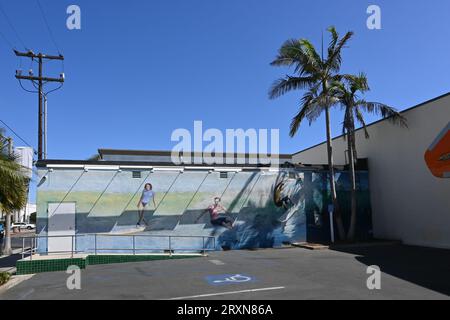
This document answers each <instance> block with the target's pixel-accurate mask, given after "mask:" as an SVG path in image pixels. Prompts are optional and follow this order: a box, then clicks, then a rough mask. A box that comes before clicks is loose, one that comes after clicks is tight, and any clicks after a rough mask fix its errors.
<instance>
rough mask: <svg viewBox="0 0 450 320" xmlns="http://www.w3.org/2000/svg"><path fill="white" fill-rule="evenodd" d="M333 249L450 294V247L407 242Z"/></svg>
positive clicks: (392, 273)
mask: <svg viewBox="0 0 450 320" xmlns="http://www.w3.org/2000/svg"><path fill="white" fill-rule="evenodd" d="M332 250H334V251H339V252H345V253H350V254H354V255H357V257H356V260H358V261H360V262H361V263H364V264H365V265H367V266H371V265H376V266H378V267H380V269H381V271H382V272H383V273H387V274H389V275H392V276H394V277H397V278H400V279H403V280H405V281H408V282H411V283H414V284H416V285H419V286H421V287H424V288H427V289H430V290H433V291H436V292H439V293H442V294H446V295H450V250H446V249H434V248H423V247H414V246H406V245H381V246H372V247H347V248H346V247H337V248H332ZM381 283H383V280H381Z"/></svg>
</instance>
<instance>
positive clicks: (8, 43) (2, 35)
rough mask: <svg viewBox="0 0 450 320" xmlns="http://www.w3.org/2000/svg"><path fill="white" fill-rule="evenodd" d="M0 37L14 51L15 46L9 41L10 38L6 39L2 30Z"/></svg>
mask: <svg viewBox="0 0 450 320" xmlns="http://www.w3.org/2000/svg"><path fill="white" fill-rule="evenodd" d="M0 36H1V37H2V39H3V40H4V41H5V42H6V44H7V45H8V46H9V47H10V48H11V49H12V50H14V46H13V44H12V43H11V42H10V41H9V40H8V38H6V36H5V35H4V34H3V32H2V31H1V30H0Z"/></svg>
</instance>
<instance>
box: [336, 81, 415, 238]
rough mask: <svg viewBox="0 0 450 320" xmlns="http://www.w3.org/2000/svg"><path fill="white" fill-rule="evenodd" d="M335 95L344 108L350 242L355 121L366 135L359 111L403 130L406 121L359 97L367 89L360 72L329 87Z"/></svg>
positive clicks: (353, 209) (353, 219)
mask: <svg viewBox="0 0 450 320" xmlns="http://www.w3.org/2000/svg"><path fill="white" fill-rule="evenodd" d="M332 87H333V90H335V96H336V97H337V98H338V99H339V104H340V105H341V106H342V108H343V109H344V122H343V127H342V130H343V134H344V138H345V139H346V140H347V148H348V156H349V170H350V180H351V185H352V190H351V218H350V227H349V230H348V234H347V239H348V240H353V239H354V237H355V230H356V210H357V203H356V174H355V163H356V161H357V152H356V135H355V119H356V121H357V122H358V123H359V124H360V125H361V126H362V128H363V130H364V133H365V137H366V139H368V138H369V133H368V131H367V128H366V123H365V121H364V116H363V112H366V113H374V114H376V115H379V116H381V117H382V118H388V119H389V121H390V122H392V123H393V124H397V125H400V126H403V127H407V122H406V119H405V118H404V117H403V116H402V115H401V114H400V113H398V112H397V111H396V110H395V109H394V108H391V107H389V106H387V105H385V104H382V103H378V102H367V101H365V100H364V99H362V98H361V97H360V96H359V94H362V93H365V92H367V91H369V90H370V88H369V85H368V81H367V77H366V75H365V74H364V73H360V74H359V75H356V76H345V79H344V81H341V82H335V83H334V84H333V86H332Z"/></svg>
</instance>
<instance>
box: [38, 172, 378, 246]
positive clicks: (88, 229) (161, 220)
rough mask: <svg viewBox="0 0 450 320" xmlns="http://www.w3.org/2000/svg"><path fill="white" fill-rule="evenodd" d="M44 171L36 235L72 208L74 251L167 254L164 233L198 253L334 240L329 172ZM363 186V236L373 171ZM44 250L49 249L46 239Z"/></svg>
mask: <svg viewBox="0 0 450 320" xmlns="http://www.w3.org/2000/svg"><path fill="white" fill-rule="evenodd" d="M38 172H39V179H40V180H41V182H40V183H39V186H38V195H37V205H38V208H37V227H38V233H39V234H40V235H42V236H45V235H47V234H48V231H49V223H50V221H49V218H48V217H49V216H51V217H53V216H54V212H49V207H51V208H54V207H55V203H56V204H59V203H74V204H75V208H76V212H75V213H74V215H75V230H74V233H75V234H76V235H77V237H76V239H75V241H76V243H75V246H76V249H77V250H80V251H83V250H91V249H92V248H93V247H94V243H93V242H94V241H95V246H96V247H98V248H100V247H102V248H109V249H115V251H114V252H116V253H118V252H122V251H121V248H129V247H130V243H131V241H133V242H134V243H133V246H134V247H135V248H136V249H137V250H139V252H144V251H153V250H154V251H158V250H166V249H167V237H163V236H169V235H170V236H172V239H171V244H170V248H171V250H174V251H177V250H187V251H189V250H192V251H195V250H199V249H200V248H202V247H203V245H204V244H205V241H206V244H205V245H206V246H207V247H208V248H210V249H216V250H235V249H253V248H270V247H279V246H282V245H283V243H291V242H302V241H306V240H307V237H312V238H315V237H316V238H317V239H322V240H325V241H326V240H327V237H328V239H329V221H328V220H327V216H328V215H327V212H326V208H327V206H328V202H329V187H328V183H327V173H326V172H321V171H313V170H304V169H302V170H300V169H295V168H286V169H283V170H281V171H279V172H278V171H277V172H270V171H259V170H258V171H236V172H216V171H213V170H212V171H207V170H194V171H185V172H177V171H150V170H147V171H146V170H141V171H133V170H83V169H60V168H58V169H54V170H48V169H47V168H38ZM336 178H337V179H336V181H337V185H338V193H339V198H340V199H341V201H342V202H343V207H345V202H347V201H348V199H349V194H350V184H349V182H348V176H346V175H345V173H337V175H336ZM358 181H359V182H360V183H359V190H360V192H361V195H362V199H364V200H363V201H361V203H360V204H359V210H360V212H361V217H362V218H361V219H359V220H360V221H365V220H364V216H365V215H366V216H367V217H368V218H367V219H366V220H367V221H365V222H364V223H366V224H367V223H368V224H369V225H368V226H367V228H366V230H365V231H364V232H363V233H364V234H367V233H370V229H371V222H370V220H371V219H370V204H369V201H368V179H367V172H359V173H358ZM149 183H151V186H149V185H148V184H149ZM150 187H151V191H150ZM144 190H145V192H144ZM346 197H347V198H346ZM143 204H145V206H144V205H143ZM56 207H57V206H56ZM52 210H53V209H52ZM52 213H53V215H52ZM93 234H97V235H96V236H95V239H94V238H93ZM117 235H120V237H117ZM133 235H135V236H136V237H133ZM158 236H161V237H160V238H158ZM192 236H203V237H211V238H195V237H192ZM213 240H215V241H213ZM39 250H40V252H45V251H46V250H47V242H46V240H45V239H41V241H40V243H39ZM104 251H105V252H106V251H107V250H106V249H105V250H104ZM123 252H126V251H123ZM128 253H129V252H128Z"/></svg>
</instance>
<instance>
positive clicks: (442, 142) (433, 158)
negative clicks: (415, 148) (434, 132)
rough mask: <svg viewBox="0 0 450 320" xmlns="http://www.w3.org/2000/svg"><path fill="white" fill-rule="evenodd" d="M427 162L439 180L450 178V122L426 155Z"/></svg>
mask: <svg viewBox="0 0 450 320" xmlns="http://www.w3.org/2000/svg"><path fill="white" fill-rule="evenodd" d="M425 162H426V164H427V166H428V168H429V169H430V171H431V173H432V174H433V175H434V176H435V177H437V178H450V122H449V123H448V124H447V126H446V127H445V128H444V130H442V132H441V133H440V134H439V135H438V136H437V138H436V139H435V140H434V141H433V144H432V145H431V146H430V147H429V148H428V150H427V151H426V153H425Z"/></svg>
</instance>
